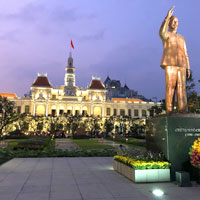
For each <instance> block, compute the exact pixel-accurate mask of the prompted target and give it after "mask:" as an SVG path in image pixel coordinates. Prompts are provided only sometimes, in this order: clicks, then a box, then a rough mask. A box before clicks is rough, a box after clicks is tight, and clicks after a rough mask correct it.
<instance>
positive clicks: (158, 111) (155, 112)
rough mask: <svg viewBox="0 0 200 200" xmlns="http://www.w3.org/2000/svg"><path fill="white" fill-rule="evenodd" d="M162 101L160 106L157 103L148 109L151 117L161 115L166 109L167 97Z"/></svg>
mask: <svg viewBox="0 0 200 200" xmlns="http://www.w3.org/2000/svg"><path fill="white" fill-rule="evenodd" d="M160 102H161V104H160V106H158V105H155V106H152V107H151V108H149V109H148V110H149V112H150V116H151V117H153V116H156V115H160V114H162V113H163V111H166V104H165V99H163V100H161V101H160Z"/></svg>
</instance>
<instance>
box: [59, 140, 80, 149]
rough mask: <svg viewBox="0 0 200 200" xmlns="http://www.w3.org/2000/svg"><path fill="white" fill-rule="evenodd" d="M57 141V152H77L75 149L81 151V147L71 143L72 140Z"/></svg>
mask: <svg viewBox="0 0 200 200" xmlns="http://www.w3.org/2000/svg"><path fill="white" fill-rule="evenodd" d="M55 141H56V147H55V148H56V149H57V150H59V149H60V150H63V151H64V150H69V151H71V150H75V149H79V147H78V146H77V145H76V144H75V143H73V142H72V141H71V139H68V138H59V139H55Z"/></svg>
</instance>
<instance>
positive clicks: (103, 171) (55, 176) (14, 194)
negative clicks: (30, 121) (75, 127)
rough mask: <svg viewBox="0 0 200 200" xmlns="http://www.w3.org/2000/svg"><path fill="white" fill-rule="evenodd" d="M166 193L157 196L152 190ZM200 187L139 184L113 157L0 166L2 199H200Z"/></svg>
mask: <svg viewBox="0 0 200 200" xmlns="http://www.w3.org/2000/svg"><path fill="white" fill-rule="evenodd" d="M154 188H160V189H163V190H164V191H165V193H166V194H165V195H164V196H163V197H162V198H161V197H160V198H156V197H154V196H153V194H152V193H151V191H152V189H154ZM199 198H200V186H199V185H195V186H193V187H184V188H181V187H177V186H176V185H175V184H173V183H156V184H135V183H133V182H131V181H130V180H128V179H126V178H125V177H123V176H121V175H120V174H118V173H117V172H115V171H114V170H113V168H112V158H110V157H103V158H100V157H93V158H84V157H82V158H15V159H13V160H11V161H9V162H7V163H5V164H3V165H1V166H0V200H151V199H164V200H175V199H176V200H190V199H191V200H199Z"/></svg>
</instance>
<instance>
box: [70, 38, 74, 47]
mask: <svg viewBox="0 0 200 200" xmlns="http://www.w3.org/2000/svg"><path fill="white" fill-rule="evenodd" d="M71 46H72V48H73V49H74V45H73V42H72V40H71Z"/></svg>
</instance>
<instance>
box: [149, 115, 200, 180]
mask: <svg viewBox="0 0 200 200" xmlns="http://www.w3.org/2000/svg"><path fill="white" fill-rule="evenodd" d="M147 129H148V130H147V134H146V144H147V149H148V150H151V151H154V152H163V153H164V155H165V157H166V158H167V160H169V161H170V162H171V164H172V165H171V180H175V172H176V171H182V170H184V171H189V172H190V174H191V175H192V173H191V172H192V170H191V168H192V167H191V165H190V163H189V162H190V156H189V151H190V148H191V146H192V144H193V142H194V140H196V139H197V138H198V137H200V114H173V115H170V116H166V115H165V116H158V117H155V118H152V119H149V120H147Z"/></svg>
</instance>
